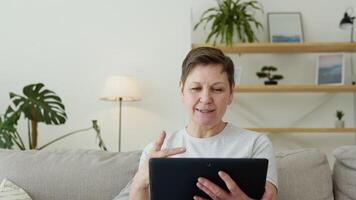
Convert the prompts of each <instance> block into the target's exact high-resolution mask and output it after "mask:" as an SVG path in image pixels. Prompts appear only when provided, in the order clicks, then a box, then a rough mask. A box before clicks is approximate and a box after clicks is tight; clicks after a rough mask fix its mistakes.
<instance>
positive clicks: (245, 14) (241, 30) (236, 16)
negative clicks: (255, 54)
mask: <svg viewBox="0 0 356 200" xmlns="http://www.w3.org/2000/svg"><path fill="white" fill-rule="evenodd" d="M253 10H257V11H261V12H262V8H261V7H259V4H258V2H257V1H247V2H242V1H241V0H223V1H221V2H220V3H218V7H214V8H209V9H208V10H206V11H205V12H204V13H203V14H202V16H201V18H200V20H199V22H198V23H197V24H196V25H195V26H194V30H196V29H197V28H198V27H199V26H200V25H201V24H202V23H205V26H204V29H205V28H206V25H207V24H208V23H209V22H211V31H210V33H209V35H208V37H207V38H206V41H205V42H206V43H208V42H209V41H210V40H211V39H212V38H214V44H215V43H216V41H217V39H218V38H219V37H220V42H221V43H226V44H227V45H230V46H231V45H232V43H233V39H234V37H235V36H237V37H238V39H239V40H240V41H241V42H255V41H258V39H257V37H256V35H255V33H254V31H253V28H252V27H253V26H255V27H256V28H257V29H259V28H261V29H262V28H263V27H262V24H261V23H260V22H258V21H257V20H256V19H255V17H254V16H253V15H252V14H250V13H251V11H253Z"/></svg>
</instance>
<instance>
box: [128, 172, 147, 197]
mask: <svg viewBox="0 0 356 200" xmlns="http://www.w3.org/2000/svg"><path fill="white" fill-rule="evenodd" d="M140 178H141V176H140V175H139V173H137V174H136V175H135V177H134V179H133V182H132V185H131V191H130V197H129V200H149V199H150V194H149V191H148V184H143V181H142V180H141V179H140Z"/></svg>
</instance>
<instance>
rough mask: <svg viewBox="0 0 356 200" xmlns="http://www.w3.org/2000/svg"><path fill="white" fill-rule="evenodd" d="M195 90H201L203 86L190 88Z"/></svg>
mask: <svg viewBox="0 0 356 200" xmlns="http://www.w3.org/2000/svg"><path fill="white" fill-rule="evenodd" d="M190 89H191V90H193V91H199V90H200V89H201V88H200V87H194V88H190Z"/></svg>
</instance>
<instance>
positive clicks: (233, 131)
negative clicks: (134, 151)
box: [140, 123, 278, 187]
mask: <svg viewBox="0 0 356 200" xmlns="http://www.w3.org/2000/svg"><path fill="white" fill-rule="evenodd" d="M152 147H153V143H150V144H149V145H147V146H146V147H145V148H144V150H143V153H142V155H141V159H140V166H142V164H143V162H144V161H145V159H146V158H147V155H148V153H149V151H150V150H151V148H152ZM176 147H185V148H186V152H184V153H182V154H178V155H174V156H172V157H176V158H179V157H184V158H267V159H268V171H267V180H268V181H269V182H271V183H273V184H274V185H275V186H276V187H277V186H278V185H277V184H278V182H277V169H276V161H275V157H274V152H273V147H272V144H271V142H270V140H269V139H268V138H267V136H266V135H264V134H261V133H257V132H253V131H249V130H245V129H241V128H238V127H236V126H234V125H232V124H229V123H228V124H227V125H226V127H225V128H224V130H223V131H221V132H220V133H219V134H217V135H214V136H212V137H208V138H196V137H192V136H191V135H189V134H188V133H187V131H186V129H185V128H184V129H182V130H179V131H177V132H174V133H172V134H167V136H166V139H165V141H164V144H163V146H162V149H169V148H176Z"/></svg>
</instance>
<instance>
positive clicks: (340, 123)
mask: <svg viewBox="0 0 356 200" xmlns="http://www.w3.org/2000/svg"><path fill="white" fill-rule="evenodd" d="M344 127H345V121H344V120H337V121H336V122H335V128H344Z"/></svg>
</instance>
